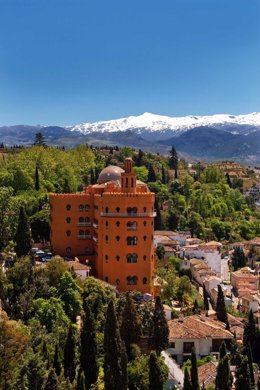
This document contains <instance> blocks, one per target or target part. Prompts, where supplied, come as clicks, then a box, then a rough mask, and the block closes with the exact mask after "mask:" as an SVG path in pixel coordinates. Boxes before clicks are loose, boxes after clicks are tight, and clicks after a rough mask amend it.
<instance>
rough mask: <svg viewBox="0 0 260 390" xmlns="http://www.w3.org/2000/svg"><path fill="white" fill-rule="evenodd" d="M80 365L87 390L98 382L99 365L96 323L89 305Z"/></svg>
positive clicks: (84, 324) (84, 323) (82, 330)
mask: <svg viewBox="0 0 260 390" xmlns="http://www.w3.org/2000/svg"><path fill="white" fill-rule="evenodd" d="M80 339H81V352H80V363H81V368H82V370H83V372H84V376H85V385H86V390H89V389H90V387H91V385H93V384H94V383H96V382H97V379H98V372H99V365H98V359H97V339H96V322H95V319H94V316H93V313H92V312H91V310H90V308H89V305H86V306H85V314H84V317H83V325H82V328H81V334H80Z"/></svg>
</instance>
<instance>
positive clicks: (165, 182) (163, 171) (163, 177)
mask: <svg viewBox="0 0 260 390" xmlns="http://www.w3.org/2000/svg"><path fill="white" fill-rule="evenodd" d="M162 184H167V172H165V168H164V166H163V165H162Z"/></svg>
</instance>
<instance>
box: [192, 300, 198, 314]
mask: <svg viewBox="0 0 260 390" xmlns="http://www.w3.org/2000/svg"><path fill="white" fill-rule="evenodd" d="M198 310H199V304H198V301H197V299H195V301H194V304H193V308H192V312H193V313H194V314H196V313H198Z"/></svg>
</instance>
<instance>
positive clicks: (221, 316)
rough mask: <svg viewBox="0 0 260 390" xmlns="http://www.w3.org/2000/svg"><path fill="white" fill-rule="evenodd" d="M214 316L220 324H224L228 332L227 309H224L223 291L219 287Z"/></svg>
mask: <svg viewBox="0 0 260 390" xmlns="http://www.w3.org/2000/svg"><path fill="white" fill-rule="evenodd" d="M216 314H217V319H218V320H219V321H221V322H224V323H225V324H226V329H227V330H229V322H228V315H227V309H226V304H225V299H224V294H223V290H222V288H221V286H220V285H218V296H217V304H216Z"/></svg>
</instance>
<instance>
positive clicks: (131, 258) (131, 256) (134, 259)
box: [126, 253, 138, 263]
mask: <svg viewBox="0 0 260 390" xmlns="http://www.w3.org/2000/svg"><path fill="white" fill-rule="evenodd" d="M137 259H138V255H137V253H128V254H127V255H126V260H127V262H128V263H137Z"/></svg>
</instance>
